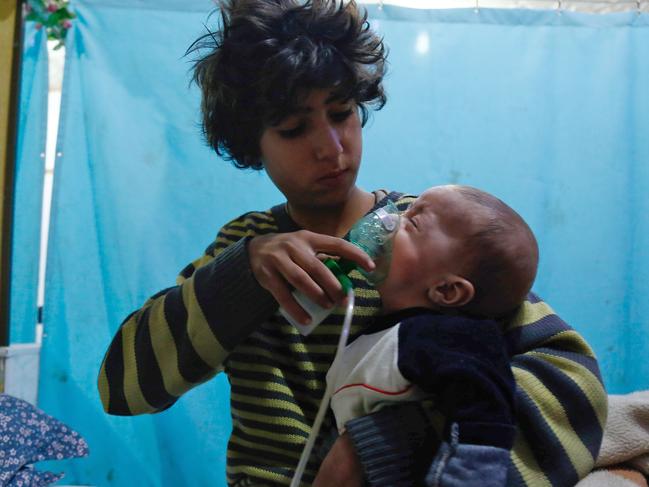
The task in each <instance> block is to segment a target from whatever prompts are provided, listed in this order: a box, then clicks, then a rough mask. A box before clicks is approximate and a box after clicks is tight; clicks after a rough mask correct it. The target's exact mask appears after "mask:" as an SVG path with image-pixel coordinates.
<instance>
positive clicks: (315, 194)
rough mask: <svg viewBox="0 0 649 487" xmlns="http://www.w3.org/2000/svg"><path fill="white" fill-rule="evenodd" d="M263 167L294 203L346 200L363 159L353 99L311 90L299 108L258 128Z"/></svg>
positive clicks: (314, 204) (311, 204)
mask: <svg viewBox="0 0 649 487" xmlns="http://www.w3.org/2000/svg"><path fill="white" fill-rule="evenodd" d="M260 148H261V155H262V160H263V163H264V168H265V169H266V172H267V173H268V176H269V177H270V178H271V180H272V181H273V183H274V184H275V186H277V188H278V189H279V190H280V191H281V192H282V193H283V194H284V196H285V197H286V199H287V200H288V202H289V204H291V205H292V206H302V207H309V208H322V207H328V206H329V207H330V206H338V205H340V204H344V203H345V202H346V201H347V198H348V196H349V193H350V191H351V190H352V189H353V188H354V187H355V183H356V176H357V174H358V168H359V165H360V160H361V152H362V141H361V123H360V118H359V114H358V110H357V107H356V104H355V102H354V101H353V100H350V101H341V100H335V99H334V100H332V99H331V91H330V90H312V91H310V92H309V93H308V94H307V96H306V97H305V99H304V102H303V104H302V106H301V107H300V110H299V111H298V112H297V113H295V114H293V115H290V116H288V117H286V118H285V119H284V120H282V121H281V122H280V123H279V124H278V125H276V126H270V127H267V128H266V129H265V130H264V132H263V133H262V136H261V140H260Z"/></svg>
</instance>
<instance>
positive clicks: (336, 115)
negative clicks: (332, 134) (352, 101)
mask: <svg viewBox="0 0 649 487" xmlns="http://www.w3.org/2000/svg"><path fill="white" fill-rule="evenodd" d="M352 113H354V111H353V110H352V109H351V108H348V109H347V110H343V111H340V112H332V113H330V114H329V116H330V117H331V119H332V120H333V121H334V122H344V121H345V120H347V119H348V118H349V117H350V115H351V114H352Z"/></svg>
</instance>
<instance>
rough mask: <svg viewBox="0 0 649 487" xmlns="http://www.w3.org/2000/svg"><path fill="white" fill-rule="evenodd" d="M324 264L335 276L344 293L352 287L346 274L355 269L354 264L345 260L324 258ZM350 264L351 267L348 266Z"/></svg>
mask: <svg viewBox="0 0 649 487" xmlns="http://www.w3.org/2000/svg"><path fill="white" fill-rule="evenodd" d="M323 262H324V265H326V266H327V268H328V269H329V270H330V271H331V272H332V273H333V275H334V276H336V279H338V282H339V283H340V285H341V286H342V287H343V292H344V293H345V294H347V293H349V290H350V289H351V288H352V280H351V279H350V278H349V276H348V275H347V274H349V273H350V272H351V271H353V270H354V269H356V264H354V263H353V262H350V261H347V260H342V259H341V260H335V259H325V260H324V261H323ZM350 264H351V267H350Z"/></svg>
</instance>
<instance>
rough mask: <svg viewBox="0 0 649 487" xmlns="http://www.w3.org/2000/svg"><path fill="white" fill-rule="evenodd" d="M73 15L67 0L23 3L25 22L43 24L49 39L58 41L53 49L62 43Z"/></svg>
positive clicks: (43, 0) (38, 0)
mask: <svg viewBox="0 0 649 487" xmlns="http://www.w3.org/2000/svg"><path fill="white" fill-rule="evenodd" d="M75 17H76V15H75V14H74V13H73V12H71V11H70V9H69V0H27V1H26V3H25V15H24V19H25V22H36V23H37V24H39V25H41V26H43V27H44V28H45V31H46V32H47V38H48V39H49V40H55V41H59V42H58V44H57V45H56V47H55V48H54V49H59V48H61V47H62V46H63V45H64V42H65V37H66V35H67V33H68V30H69V29H70V27H72V22H71V21H72V20H73V19H74V18H75ZM37 27H38V25H37Z"/></svg>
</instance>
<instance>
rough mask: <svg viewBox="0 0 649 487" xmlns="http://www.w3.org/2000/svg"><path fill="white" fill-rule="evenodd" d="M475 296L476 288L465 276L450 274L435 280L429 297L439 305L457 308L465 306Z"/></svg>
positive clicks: (429, 290)
mask: <svg viewBox="0 0 649 487" xmlns="http://www.w3.org/2000/svg"><path fill="white" fill-rule="evenodd" d="M473 296H475V288H474V287H473V284H471V282H470V281H468V280H466V279H465V278H463V277H460V276H456V275H450V276H445V277H444V278H443V279H440V280H439V281H437V282H435V283H434V284H432V285H431V287H430V288H429V289H428V299H429V300H430V301H432V302H433V303H434V304H436V305H437V306H443V307H446V308H451V307H452V308H456V307H459V306H464V305H465V304H467V303H468V302H469V301H471V300H472V299H473Z"/></svg>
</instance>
